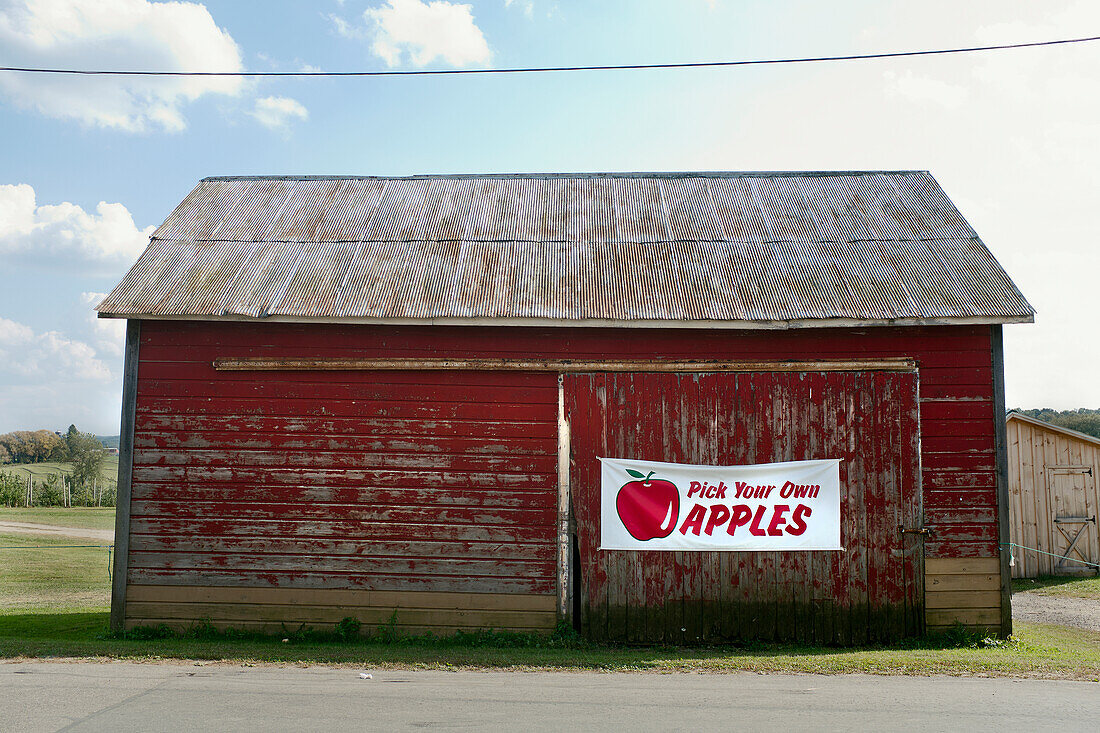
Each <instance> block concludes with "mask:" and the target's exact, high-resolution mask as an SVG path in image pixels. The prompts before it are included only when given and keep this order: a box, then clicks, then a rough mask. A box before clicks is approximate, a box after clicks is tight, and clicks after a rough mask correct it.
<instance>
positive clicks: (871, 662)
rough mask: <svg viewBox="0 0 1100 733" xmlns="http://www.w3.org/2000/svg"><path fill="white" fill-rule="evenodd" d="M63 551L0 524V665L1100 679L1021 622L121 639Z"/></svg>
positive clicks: (80, 563)
mask: <svg viewBox="0 0 1100 733" xmlns="http://www.w3.org/2000/svg"><path fill="white" fill-rule="evenodd" d="M113 516H114V511H113V510H111V509H31V510H25V509H7V510H0V522H3V521H23V522H37V523H45V524H52V525H64V526H69V527H73V528H83V529H107V528H110V527H111V526H113V521H114V520H113ZM76 531H79V530H76ZM63 544H105V543H99V542H95V541H89V540H87V539H82V538H78V537H73V538H70V539H69V540H67V539H66V538H63V537H62V538H58V537H48V538H47V537H43V536H36V535H28V534H18V535H17V534H12V533H3V530H2V529H0V547H4V548H28V547H31V546H36V547H39V548H43V549H3V550H0V658H13V657H24V658H25V657H38V658H41V657H58V656H63V657H84V658H97V659H103V658H112V659H141V660H155V659H195V660H226V661H233V662H243V663H246V664H261V663H274V664H284V663H292V664H302V663H306V664H310V663H315V664H327V665H355V666H357V667H362V666H364V665H367V666H370V667H373V668H426V669H456V668H467V669H514V670H530V669H551V670H602V671H633V672H668V671H695V672H736V671H755V672H804V673H825V674H836V673H852V672H863V673H872V674H918V675H928V674H947V675H969V674H980V675H998V676H1024V677H1056V678H1067V679H1079V680H1092V681H1100V633H1096V632H1091V631H1084V630H1079V629H1070V628H1065V627H1060V626H1049V625H1040V624H1018V628H1017V630H1016V637H1015V638H1014V639H1013V640H1010V641H1007V642H997V641H995V640H994V641H993V642H989V643H985V642H983V641H982V640H981V639H979V638H978V637H976V636H973V635H968V634H964V633H960V634H956V635H954V636H949V637H940V638H929V639H924V640H920V641H916V642H911V643H907V644H904V645H899V646H895V647H886V648H883V647H876V648H863V649H829V648H820V647H802V646H794V645H771V644H749V645H745V646H738V647H714V648H705V649H681V648H671V647H659V648H636V647H634V648H632V647H622V646H602V645H590V644H586V643H584V642H579V641H577V640H574V639H568V638H566V639H562V640H558V641H557V642H549V641H547V640H545V639H535V638H532V637H526V638H524V637H509V636H507V635H494V634H486V635H482V636H478V635H467V637H465V638H457V639H442V640H441V639H434V640H433V639H427V640H426V639H399V638H388V639H385V638H383V639H379V638H376V639H374V640H369V639H364V640H360V641H352V642H337V641H319V640H317V639H316V638H312V637H310V636H309V635H308V634H300V633H296V632H297V631H298V630H297V629H288V631H287V634H286V636H287V639H286V640H283V639H280V638H231V637H230V636H229V635H226V634H218V633H212V632H210V631H209V630H208V629H202V628H201V627H199V628H196V629H194V630H193V633H191V634H190V635H185V636H183V637H171V638H161V639H146V640H138V639H132V638H131V639H127V638H117V637H113V636H112V635H110V634H109V633H108V628H107V625H108V615H109V607H110V584H109V580H108V575H107V551H106V550H105V549H100V548H79V549H60V548H58V549H50V548H56V547H57V546H58V545H63ZM1093 583H1095V579H1091V578H1090V579H1082V580H1070V581H1066V580H1062V579H1059V580H1058V581H1050V582H1049V583H1047V584H1046V585H1045V586H1044V587H1045V588H1046V589H1048V590H1057V591H1058V592H1060V593H1063V594H1078V595H1083V596H1085V597H1091V594H1092V593H1093V592H1094V587H1093V585H1092V584H1093ZM1028 589H1031V586H1029V587H1028ZM364 630H365V631H367V630H366V629H364ZM326 631H331V630H326ZM370 631H374V630H370ZM378 631H379V632H380V634H379V635H380V636H381V637H385V636H386V634H385V630H384V629H383V630H378Z"/></svg>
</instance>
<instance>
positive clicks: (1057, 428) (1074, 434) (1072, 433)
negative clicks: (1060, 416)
mask: <svg viewBox="0 0 1100 733" xmlns="http://www.w3.org/2000/svg"><path fill="white" fill-rule="evenodd" d="M1013 419H1015V420H1022V421H1023V422H1026V423H1030V424H1031V425H1036V426H1038V427H1041V428H1045V429H1047V430H1053V431H1054V432H1056V433H1062V434H1063V435H1068V436H1069V437H1071V438H1078V439H1080V440H1084V441H1086V442H1088V443H1093V444H1095V445H1100V438H1097V437H1095V436H1092V435H1089V434H1088V433H1082V432H1080V431H1078V430H1074V429H1073V428H1064V427H1062V426H1061V425H1054V424H1053V423H1048V422H1046V421H1045V420H1040V419H1038V418H1036V417H1031V416H1030V415H1024V414H1023V413H1020V412H1018V411H1016V410H1009V411H1008V415H1006V416H1005V421H1006V422H1007V421H1009V420H1013Z"/></svg>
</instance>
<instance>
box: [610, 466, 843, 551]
mask: <svg viewBox="0 0 1100 733" xmlns="http://www.w3.org/2000/svg"><path fill="white" fill-rule="evenodd" d="M600 463H601V471H600V474H601V490H600V498H601V509H600V512H601V513H600V549H601V550H709V551H713V550H761V551H773V550H840V549H843V548H841V546H840V460H834V459H828V460H821V461H790V462H787V463H766V464H761V465H757V466H690V465H685V464H681V463H658V462H656V461H631V460H625V459H618V458H601V459H600Z"/></svg>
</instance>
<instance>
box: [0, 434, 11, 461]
mask: <svg viewBox="0 0 1100 733" xmlns="http://www.w3.org/2000/svg"><path fill="white" fill-rule="evenodd" d="M0 463H11V451H9V450H8V446H6V445H5V444H4V443H3V436H0Z"/></svg>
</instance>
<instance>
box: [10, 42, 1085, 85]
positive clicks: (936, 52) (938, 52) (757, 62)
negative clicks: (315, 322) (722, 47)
mask: <svg viewBox="0 0 1100 733" xmlns="http://www.w3.org/2000/svg"><path fill="white" fill-rule="evenodd" d="M1092 41H1100V36H1089V37H1087V38H1063V39H1059V40H1054V41H1032V42H1030V43H1008V44H1002V45H997V46H969V47H965V48H939V49H933V50H927V51H895V52H892V53H867V54H850V55H846V56H804V57H799V58H782V59H751V60H743V61H689V62H684V63H678V64H606V65H597V66H531V67H518V68H509V69H416V70H411V71H129V70H122V69H49V68H35V67H27V66H0V71H15V72H23V73H28V74H75V75H82V76H239V77H261V76H294V77H320V76H328V77H335V76H443V75H451V74H528V73H540V72H554V71H629V70H637V69H699V68H708V67H718V66H768V65H777V64H807V63H820V62H826V61H861V60H867V59H896V58H903V57H907V56H943V55H946V54H956V53H976V52H979V51H1004V50H1008V49H1013V48H1035V47H1038V46H1060V45H1065V44H1070V43H1090V42H1092Z"/></svg>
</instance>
